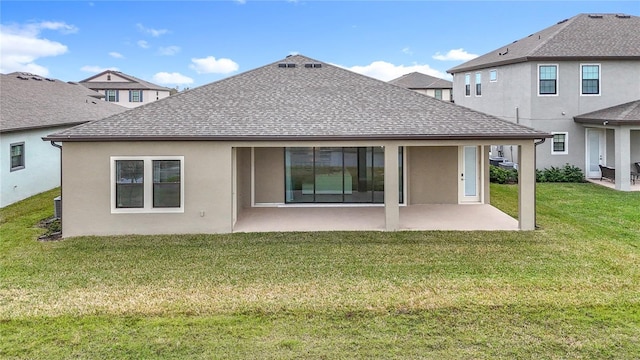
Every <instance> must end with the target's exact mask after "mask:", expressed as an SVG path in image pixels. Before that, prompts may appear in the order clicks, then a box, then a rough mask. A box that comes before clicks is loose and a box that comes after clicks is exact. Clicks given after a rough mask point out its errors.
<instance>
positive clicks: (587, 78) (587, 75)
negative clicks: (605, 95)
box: [580, 64, 600, 95]
mask: <svg viewBox="0 0 640 360" xmlns="http://www.w3.org/2000/svg"><path fill="white" fill-rule="evenodd" d="M580 79H581V80H582V82H581V84H580V87H581V93H582V95H600V65H598V64H584V65H581V66H580Z"/></svg>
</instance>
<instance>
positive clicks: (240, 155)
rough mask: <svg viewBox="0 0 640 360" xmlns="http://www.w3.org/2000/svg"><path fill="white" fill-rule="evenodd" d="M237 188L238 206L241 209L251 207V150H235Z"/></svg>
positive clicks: (245, 148) (243, 148) (244, 148)
mask: <svg viewBox="0 0 640 360" xmlns="http://www.w3.org/2000/svg"><path fill="white" fill-rule="evenodd" d="M236 156H237V160H236V161H237V169H238V176H237V179H236V181H237V186H238V206H239V208H240V212H242V211H241V210H242V209H246V208H249V207H251V148H248V147H241V148H237V155H236Z"/></svg>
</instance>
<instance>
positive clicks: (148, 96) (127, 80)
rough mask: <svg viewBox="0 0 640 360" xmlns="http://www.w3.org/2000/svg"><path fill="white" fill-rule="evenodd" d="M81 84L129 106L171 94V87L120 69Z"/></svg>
mask: <svg viewBox="0 0 640 360" xmlns="http://www.w3.org/2000/svg"><path fill="white" fill-rule="evenodd" d="M80 84H82V85H84V86H86V87H87V88H89V89H91V90H95V91H97V92H99V93H101V94H104V95H105V96H104V100H105V101H108V102H112V103H114V104H118V105H122V106H124V107H128V108H134V107H138V106H140V105H144V104H148V103H151V102H154V101H157V100H160V99H164V98H166V97H168V96H169V95H171V89H169V88H166V87H163V86H158V85H155V84H152V83H150V82H148V81H144V80H142V79H138V78H137V77H134V76H131V75H127V74H125V73H122V72H120V71H114V70H106V71H103V72H101V73H99V74H97V75H94V76H92V77H90V78H87V79H84V80H82V81H80Z"/></svg>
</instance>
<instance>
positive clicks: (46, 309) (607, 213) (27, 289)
mask: <svg viewBox="0 0 640 360" xmlns="http://www.w3.org/2000/svg"><path fill="white" fill-rule="evenodd" d="M491 192H492V200H493V203H494V205H495V206H497V207H499V208H501V209H502V210H503V211H505V212H507V213H509V214H512V215H517V188H516V187H515V186H510V185H493V184H492V187H491ZM53 197H55V192H49V193H45V194H42V195H39V196H36V197H34V198H31V199H28V200H26V201H24V202H21V203H19V204H16V205H13V206H9V207H7V208H4V209H2V210H0V215H1V218H0V224H1V225H0V237H1V241H0V250H1V251H0V339H2V341H0V357H2V358H18V359H32V358H47V359H56V358H105V359H109V358H190V359H191V358H196V359H197V358H207V359H210V358H266V359H270V358H272V359H283V358H284V359H287V358H312V359H329V358H330V359H341V358H349V359H352V358H465V359H466V358H479V359H482V358H487V359H494V358H504V359H507V358H508V359H512V358H525V359H526V358H562V359H565V358H598V359H600V358H612V359H613V358H615V359H632V358H637V357H638V354H640V250H639V249H638V246H639V245H640V193H622V192H615V191H613V190H610V189H605V188H601V187H598V186H595V185H592V184H539V185H538V207H537V209H538V219H537V222H538V225H539V227H540V230H538V231H535V232H455V231H447V232H438V231H434V232H397V233H380V232H328V233H285V234H278V233H265V234H232V235H181V236H121V237H79V238H72V239H67V240H64V241H58V242H39V241H36V240H35V239H36V238H37V236H38V235H39V234H40V233H42V232H43V231H44V230H43V229H38V228H34V227H33V226H34V224H36V223H38V222H39V221H40V220H41V219H43V218H46V217H48V216H51V215H52V214H51V213H52V211H53V210H52V207H53V204H52V201H51V199H53Z"/></svg>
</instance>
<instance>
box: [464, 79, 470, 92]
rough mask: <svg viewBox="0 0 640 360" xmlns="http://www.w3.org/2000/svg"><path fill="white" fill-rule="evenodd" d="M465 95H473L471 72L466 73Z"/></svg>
mask: <svg viewBox="0 0 640 360" xmlns="http://www.w3.org/2000/svg"><path fill="white" fill-rule="evenodd" d="M464 96H471V74H465V75H464Z"/></svg>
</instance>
